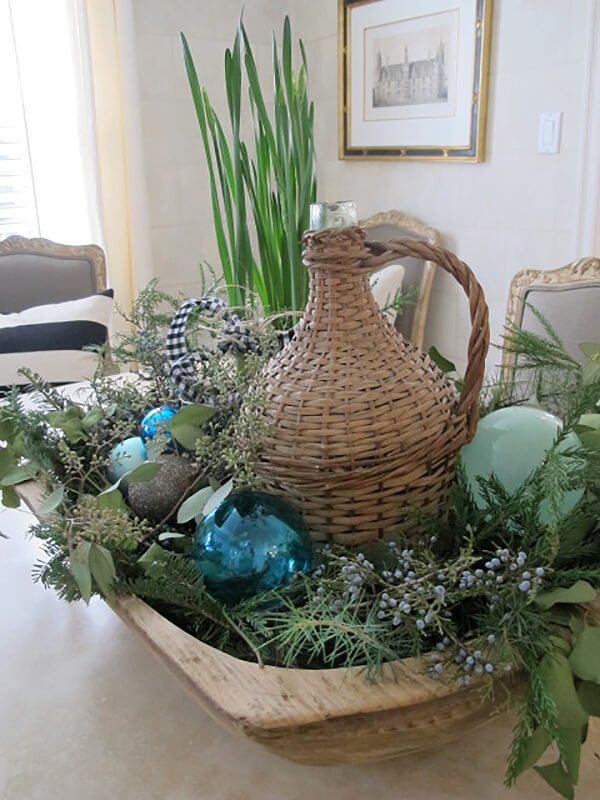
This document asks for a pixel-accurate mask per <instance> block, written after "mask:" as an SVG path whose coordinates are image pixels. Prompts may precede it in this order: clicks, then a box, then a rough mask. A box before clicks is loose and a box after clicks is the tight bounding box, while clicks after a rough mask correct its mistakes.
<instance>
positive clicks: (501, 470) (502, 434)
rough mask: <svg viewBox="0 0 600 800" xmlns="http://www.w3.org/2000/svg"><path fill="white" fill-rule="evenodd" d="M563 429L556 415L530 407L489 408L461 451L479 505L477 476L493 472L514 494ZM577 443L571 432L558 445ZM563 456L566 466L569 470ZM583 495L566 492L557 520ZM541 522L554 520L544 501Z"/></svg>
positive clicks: (565, 447)
mask: <svg viewBox="0 0 600 800" xmlns="http://www.w3.org/2000/svg"><path fill="white" fill-rule="evenodd" d="M561 430H562V422H561V420H560V419H559V418H558V417H555V416H554V415H553V414H550V413H549V412H548V411H544V410H542V409H540V408H535V407H533V406H509V407H508V408H501V409H498V411H492V413H491V414H488V415H487V416H486V417H483V419H481V420H480V422H479V425H478V426H477V432H476V433H475V436H474V438H473V440H472V441H471V442H470V443H469V444H467V445H465V446H464V447H463V448H462V450H461V451H460V459H461V462H462V464H463V467H464V469H465V473H466V476H467V479H468V481H469V486H470V488H471V491H472V492H473V496H474V498H475V502H476V503H477V505H478V507H479V508H485V501H484V499H483V497H482V494H481V490H480V488H479V484H478V482H477V478H478V477H482V478H489V477H490V476H491V475H492V474H494V475H495V476H496V477H497V478H498V480H499V481H500V482H501V483H502V484H503V486H504V488H505V489H506V490H507V492H509V493H511V494H513V493H514V492H515V491H516V490H517V489H518V488H519V487H520V486H522V484H523V483H524V482H525V481H526V480H527V478H528V477H529V476H530V475H531V473H532V472H533V471H534V470H535V469H537V468H538V467H539V466H540V464H542V462H543V461H544V458H545V457H546V453H547V452H548V450H549V449H550V448H551V447H552V445H553V444H554V442H555V440H556V438H557V436H558V434H559V433H560V431H561ZM579 446H580V443H579V439H578V438H577V436H576V435H575V434H574V433H569V434H568V435H567V436H566V437H565V438H564V439H563V441H562V442H561V444H560V445H559V450H560V451H562V452H564V451H566V450H572V449H574V448H577V447H579ZM568 466H569V464H568V459H567V458H565V469H568ZM582 497H583V489H574V490H571V491H568V492H565V494H564V497H563V500H562V503H561V506H560V513H559V519H560V518H562V517H564V516H566V515H567V514H568V513H569V512H570V511H571V509H572V508H573V507H574V506H575V505H576V504H577V503H578V502H579V500H581V498H582ZM539 519H540V522H542V523H543V524H548V523H550V522H556V521H557V520H556V519H554V518H553V515H552V513H551V511H550V504H549V503H548V501H547V500H543V501H542V503H540V508H539Z"/></svg>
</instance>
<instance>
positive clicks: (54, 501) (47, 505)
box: [37, 486, 65, 517]
mask: <svg viewBox="0 0 600 800" xmlns="http://www.w3.org/2000/svg"><path fill="white" fill-rule="evenodd" d="M64 495H65V487H64V486H59V487H57V488H56V489H55V490H54V491H53V492H51V493H50V494H49V495H48V497H47V498H46V499H45V500H44V502H43V503H42V504H41V506H40V507H39V508H38V510H37V516H38V517H44V516H46V514H50V513H52V511H54V510H55V509H56V508H58V506H59V505H60V504H61V503H62V499H63V497H64Z"/></svg>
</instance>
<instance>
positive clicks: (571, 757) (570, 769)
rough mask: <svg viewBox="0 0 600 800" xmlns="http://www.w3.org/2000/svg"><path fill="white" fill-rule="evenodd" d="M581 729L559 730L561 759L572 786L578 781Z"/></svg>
mask: <svg viewBox="0 0 600 800" xmlns="http://www.w3.org/2000/svg"><path fill="white" fill-rule="evenodd" d="M582 733H583V729H582V727H581V726H580V727H578V728H561V729H560V740H561V743H562V749H561V757H562V760H563V763H564V765H565V767H566V768H567V773H568V775H569V778H571V780H572V781H573V783H574V784H576V783H577V781H578V780H579V764H580V761H581V739H582Z"/></svg>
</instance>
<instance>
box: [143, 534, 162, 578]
mask: <svg viewBox="0 0 600 800" xmlns="http://www.w3.org/2000/svg"><path fill="white" fill-rule="evenodd" d="M166 558H167V551H166V550H164V549H163V548H162V547H161V546H160V545H159V544H157V543H156V542H153V543H152V544H151V545H150V547H149V548H148V549H147V550H146V552H145V553H144V554H143V555H141V556H140V557H139V558H138V560H137V563H138V564H139V565H140V566H141V568H142V569H143V570H144V572H145V574H146V575H147V576H148V577H149V578H153V579H156V578H160V577H161V575H162V574H163V573H164V567H163V564H164V562H165V561H166Z"/></svg>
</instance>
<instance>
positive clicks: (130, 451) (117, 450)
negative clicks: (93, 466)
mask: <svg viewBox="0 0 600 800" xmlns="http://www.w3.org/2000/svg"><path fill="white" fill-rule="evenodd" d="M147 458H148V453H147V452H146V444H145V442H144V440H143V439H142V437H141V436H130V437H129V439H123V441H122V442H119V443H118V444H116V445H115V446H114V447H113V449H112V450H111V453H110V461H109V465H108V469H107V475H108V478H109V480H110V481H111V483H116V482H117V481H118V480H119V478H122V477H123V475H125V474H126V473H127V472H131V470H132V469H135V468H136V467H139V466H140V464H143V463H144V461H146V460H147ZM121 487H122V488H123V489H127V478H124V479H123V480H122V481H121Z"/></svg>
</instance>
